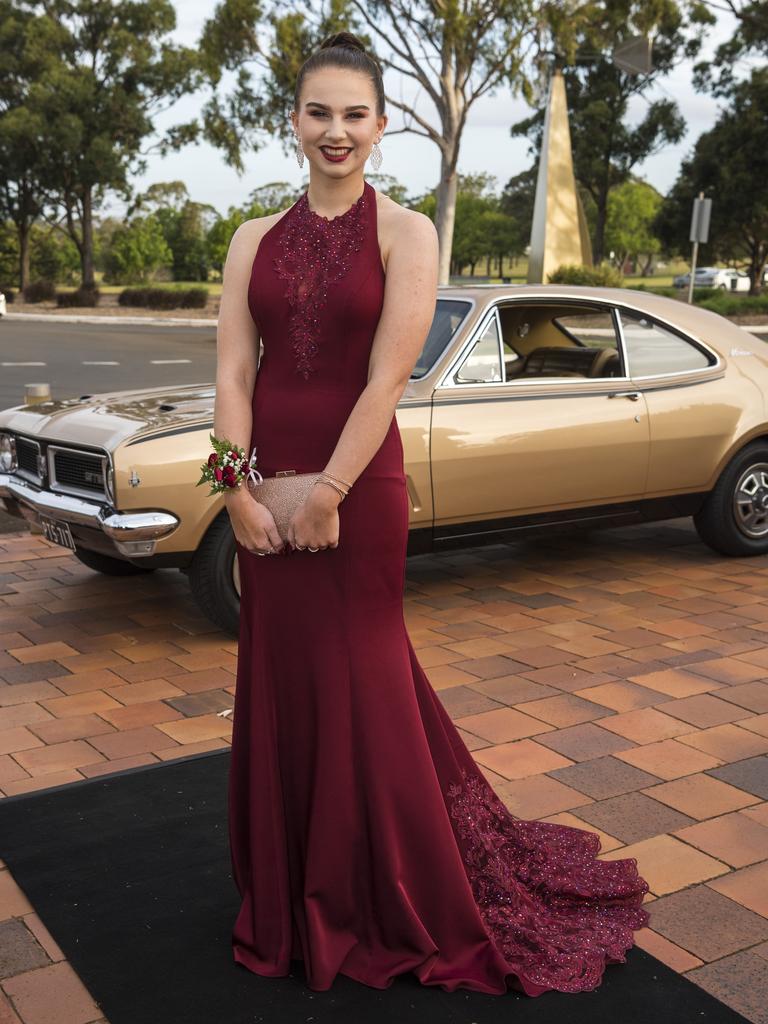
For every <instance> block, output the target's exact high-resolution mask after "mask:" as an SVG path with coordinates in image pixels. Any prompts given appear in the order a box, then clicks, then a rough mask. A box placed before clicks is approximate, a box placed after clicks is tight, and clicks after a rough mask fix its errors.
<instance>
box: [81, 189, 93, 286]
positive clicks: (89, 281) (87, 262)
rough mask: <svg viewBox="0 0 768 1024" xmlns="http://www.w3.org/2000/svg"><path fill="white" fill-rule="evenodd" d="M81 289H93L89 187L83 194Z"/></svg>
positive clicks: (91, 207)
mask: <svg viewBox="0 0 768 1024" xmlns="http://www.w3.org/2000/svg"><path fill="white" fill-rule="evenodd" d="M81 264H82V277H83V287H84V288H93V287H94V286H95V284H96V281H95V279H94V276H93V196H92V194H91V188H90V186H86V187H85V190H84V192H83V248H82V252H81Z"/></svg>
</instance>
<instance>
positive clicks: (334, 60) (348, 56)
mask: <svg viewBox="0 0 768 1024" xmlns="http://www.w3.org/2000/svg"><path fill="white" fill-rule="evenodd" d="M327 67H334V68H346V69H348V70H350V71H360V72H361V73H362V74H364V75H368V77H369V78H370V80H371V81H372V82H373V88H374V91H375V93H376V115H377V116H378V117H381V115H382V114H383V113H384V82H383V80H382V75H381V66H380V64H379V62H378V60H377V59H376V58H375V57H374V56H373V54H372V53H369V52H368V50H366V48H365V45H364V44H363V42H362V41H361V40H360V39H358V38H357V36H355V35H352V33H351V32H335V33H334V34H333V35H332V36H328V37H327V38H326V39H324V40H323V41H322V43H321V44H320V46H319V47H318V49H317V50H315V52H314V53H313V54H311V55H310V56H309V57H307V59H306V60H305V61H304V63H303V64H302V65H301V67H300V68H299V73H298V75H297V76H296V92H295V95H294V107H295V109H296V112H297V113H298V110H299V105H300V97H301V88H302V86H303V84H304V79H305V77H306V76H307V75H308V74H310V72H312V71H318V70H319V69H320V68H327Z"/></svg>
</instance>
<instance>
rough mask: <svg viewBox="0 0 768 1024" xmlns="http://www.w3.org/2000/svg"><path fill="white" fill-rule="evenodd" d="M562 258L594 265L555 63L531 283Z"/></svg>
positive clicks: (530, 263)
mask: <svg viewBox="0 0 768 1024" xmlns="http://www.w3.org/2000/svg"><path fill="white" fill-rule="evenodd" d="M563 263H576V264H579V265H584V266H588V267H589V266H592V246H591V244H590V241H589V234H588V232H587V223H586V218H585V216H584V211H583V209H582V206H581V201H580V199H579V194H578V192H577V191H576V179H575V178H574V175H573V155H572V152H571V132H570V128H569V127H568V106H567V103H566V99H565V80H564V79H563V75H562V72H561V71H560V69H559V68H555V69H554V70H553V72H552V76H551V78H550V82H549V95H548V97H547V109H546V113H545V115H544V135H543V138H542V143H541V158H540V160H539V174H538V178H537V180H536V199H535V201H534V206H533V224H532V227H531V248H530V255H529V257H528V283H529V284H546V283H547V281H548V275H549V274H551V273H552V271H553V270H555V269H557V267H559V266H560V265H561V264H563Z"/></svg>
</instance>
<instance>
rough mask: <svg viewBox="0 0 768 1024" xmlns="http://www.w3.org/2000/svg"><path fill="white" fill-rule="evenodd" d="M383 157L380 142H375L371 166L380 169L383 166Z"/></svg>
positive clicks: (376, 169) (375, 169)
mask: <svg viewBox="0 0 768 1024" xmlns="http://www.w3.org/2000/svg"><path fill="white" fill-rule="evenodd" d="M383 159H384V157H383V156H382V155H381V150H380V149H379V144H378V142H374V144H373V149H372V150H371V166H372V167H373V169H374V171H378V169H379V168H380V167H381V161H382V160H383Z"/></svg>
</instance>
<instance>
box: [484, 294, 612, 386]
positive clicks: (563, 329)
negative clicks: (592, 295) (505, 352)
mask: <svg viewBox="0 0 768 1024" xmlns="http://www.w3.org/2000/svg"><path fill="white" fill-rule="evenodd" d="M501 320H502V324H503V325H504V335H505V340H506V341H508V342H509V343H510V344H511V346H513V348H512V351H513V352H514V353H515V358H513V359H508V358H506V357H505V360H504V362H505V370H506V378H505V379H506V380H508V381H509V382H510V383H513V382H515V381H518V380H519V381H522V382H525V383H529V382H530V381H531V380H535V379H536V378H548V379H559V378H568V379H570V378H581V379H587V380H596V379H604V378H607V377H622V376H623V375H624V371H623V367H622V356H621V348H620V345H619V341H618V337H617V333H616V323H615V320H614V317H613V314H612V313H611V310H610V309H607V308H605V307H600V306H591V305H587V304H585V303H578V304H577V303H573V302H568V301H567V300H556V301H552V302H551V303H548V302H544V303H536V304H535V305H526V304H524V303H521V304H519V305H517V304H514V305H510V306H509V307H507V308H506V309H502V310H501Z"/></svg>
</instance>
